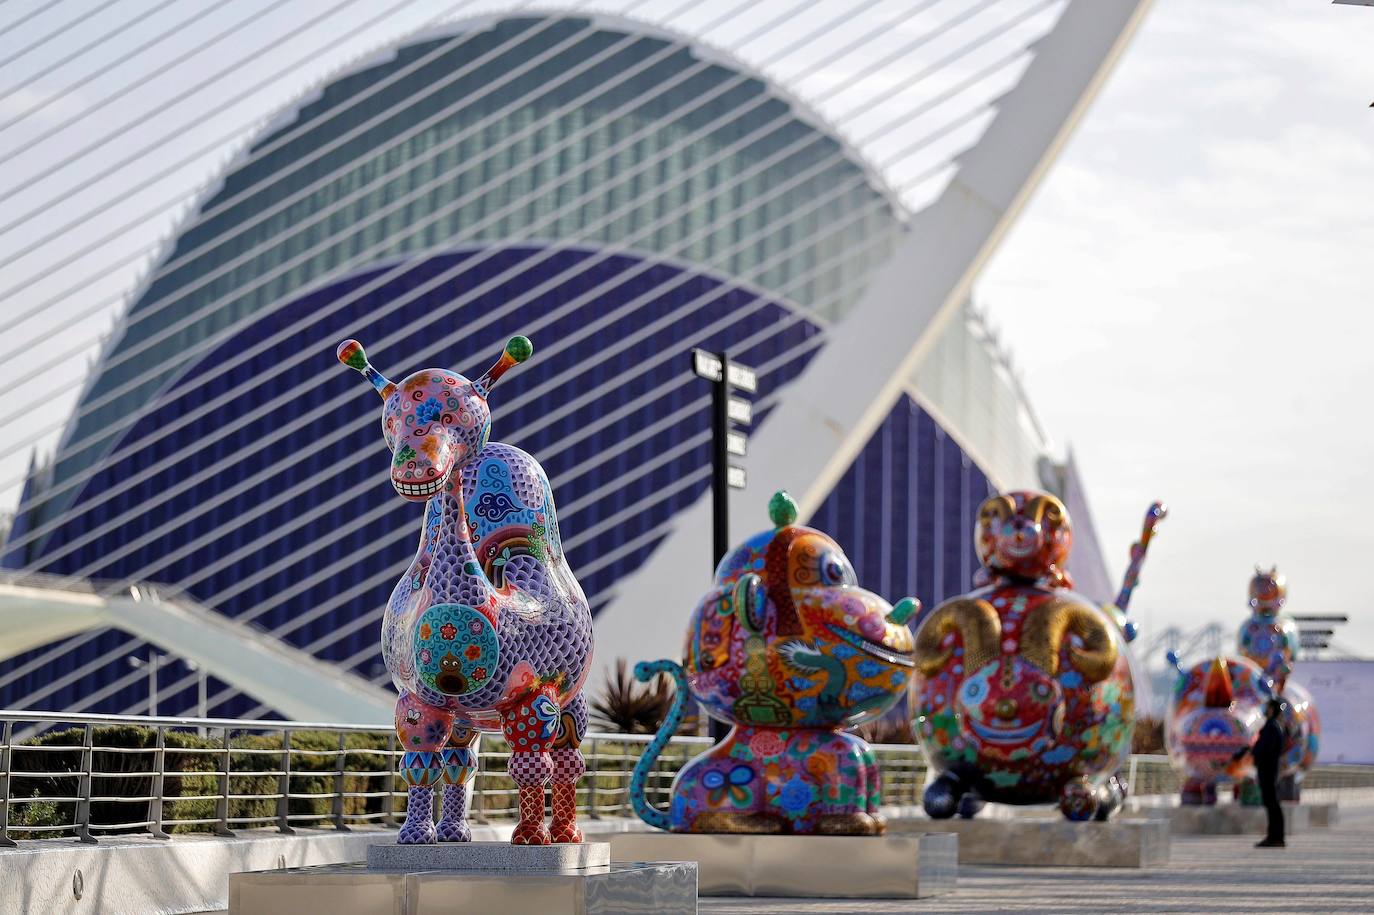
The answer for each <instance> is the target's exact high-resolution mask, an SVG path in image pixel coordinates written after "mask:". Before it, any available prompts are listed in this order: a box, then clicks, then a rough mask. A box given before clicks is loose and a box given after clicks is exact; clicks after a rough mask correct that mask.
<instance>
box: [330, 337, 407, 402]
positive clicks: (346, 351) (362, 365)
mask: <svg viewBox="0 0 1374 915" xmlns="http://www.w3.org/2000/svg"><path fill="white" fill-rule="evenodd" d="M335 355H337V356H338V357H339V361H340V362H342V363H343V364H344V365H346V366H348V367H349V368H351V369H353V370H355V371H357V372H360V373H361V374H362V376H363V377H364V378H366V379H367V380H368V381H370V382H371V383H372V386H373V387H374V388H376V389H377V393H378V394H380V395H381V396H382V399H383V400H385V399H386V398H388V397H390V396H391V392H392V391H394V390H396V385H394V384H392V383H391V381H390V380H389V379H388V378H387V377H386V376H385V375H383V374H382V373H381V372H379V371H377V370H376V369H374V368H373V367H372V363H370V362H368V361H367V353H365V352H363V345H362V344H361V343H359V342H358V341H357V340H345V341H344V342H342V343H340V344H339V348H338V349H337V350H336V351H335Z"/></svg>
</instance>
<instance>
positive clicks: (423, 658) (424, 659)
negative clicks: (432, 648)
mask: <svg viewBox="0 0 1374 915" xmlns="http://www.w3.org/2000/svg"><path fill="white" fill-rule="evenodd" d="M433 658H434V655H432V654H430V653H429V649H428V648H421V649H420V663H421V664H428V663H429V662H430V661H431V660H432V659H433Z"/></svg>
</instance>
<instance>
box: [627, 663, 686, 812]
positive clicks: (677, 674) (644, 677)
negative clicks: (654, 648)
mask: <svg viewBox="0 0 1374 915" xmlns="http://www.w3.org/2000/svg"><path fill="white" fill-rule="evenodd" d="M659 674H668V675H669V676H670V677H672V678H673V685H674V687H676V690H677V692H676V694H675V695H674V696H673V705H672V708H670V709H669V710H668V716H667V717H666V718H664V719H663V724H661V725H659V728H658V733H657V734H655V735H654V739H653V740H652V741H650V742H649V745H648V746H647V747H645V748H644V752H643V754H641V755H640V757H639V762H637V763H635V771H634V774H633V775H632V776H631V777H630V804H631V806H633V807H634V811H635V813H636V814H638V815H639V818H640V819H641V820H643V821H644V822H646V823H648V824H649V825H650V826H652V827H654V828H655V829H663V830H671V829H672V820H671V819H670V818H669V816H668V814H666V813H664V812H663V811H662V810H659V809H658V808H656V807H654V806H653V805H652V804H650V803H649V799H648V798H647V797H645V795H644V789H645V785H646V783H647V782H648V780H649V773H650V772H652V771H653V770H654V763H656V762H658V756H659V754H660V753H662V752H663V748H664V747H665V746H667V744H668V740H669V738H671V737H672V736H673V734H674V733H675V732H676V731H677V728H678V725H680V724H682V717H683V715H684V714H686V711H687V697H688V695H689V693H688V690H687V672H686V671H684V670H683V669H682V665H681V664H679V663H677V662H676V661H640V662H639V663H638V664H636V665H635V679H637V680H640V681H642V682H646V683H647V682H648V681H649V680H650V679H652V678H653V677H656V676H658V675H659Z"/></svg>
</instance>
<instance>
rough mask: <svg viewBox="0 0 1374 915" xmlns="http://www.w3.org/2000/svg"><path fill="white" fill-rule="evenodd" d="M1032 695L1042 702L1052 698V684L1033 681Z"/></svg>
mask: <svg viewBox="0 0 1374 915" xmlns="http://www.w3.org/2000/svg"><path fill="white" fill-rule="evenodd" d="M1031 695H1032V696H1034V697H1035V698H1036V699H1038V700H1039V701H1041V702H1048V701H1049V698H1050V685H1049V684H1048V683H1032V684H1031Z"/></svg>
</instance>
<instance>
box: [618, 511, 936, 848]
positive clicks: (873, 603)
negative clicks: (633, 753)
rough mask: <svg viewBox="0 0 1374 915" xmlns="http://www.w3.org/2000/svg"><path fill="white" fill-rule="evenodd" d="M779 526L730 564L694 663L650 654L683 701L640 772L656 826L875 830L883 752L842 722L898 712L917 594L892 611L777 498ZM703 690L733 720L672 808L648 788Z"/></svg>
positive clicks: (703, 612) (712, 708) (689, 650)
mask: <svg viewBox="0 0 1374 915" xmlns="http://www.w3.org/2000/svg"><path fill="white" fill-rule="evenodd" d="M768 511H769V516H770V518H771V519H772V521H773V524H774V529H773V530H771V531H765V532H763V533H761V534H757V535H755V536H754V537H751V538H750V539H749V540H747V541H745V542H744V544H743V545H741V546H739V547H737V548H736V549H735V550H733V551H732V552H730V553H729V554H728V555H726V556H725V558H724V559H722V560H721V562H720V565H719V566H718V567H717V568H716V576H715V583H714V584H713V586H712V587H711V590H710V591H708V592H707V594H706V596H705V597H704V598H702V600H701V601H700V602H699V603H698V604H697V607H696V610H695V611H694V612H693V614H692V620H691V624H690V625H689V626H688V629H687V640H686V646H685V648H684V651H683V657H684V662H683V663H682V664H678V663H676V662H673V661H655V662H652V663H650V662H641V663H640V664H638V665H637V666H636V667H635V675H636V676H637V677H638V678H639V679H641V680H648V679H650V678H651V677H653V676H655V675H657V674H658V673H668V674H670V675H671V676H672V677H673V679H674V680H675V682H676V685H677V695H676V696H675V697H674V701H673V707H672V709H671V711H670V712H669V715H668V718H667V720H665V721H664V722H663V725H662V727H660V728H659V731H658V734H657V735H656V736H655V737H654V740H653V742H652V743H651V744H650V745H649V746H648V748H647V749H646V750H645V752H644V754H643V755H642V756H641V757H640V760H639V763H638V765H636V766H635V771H634V776H633V778H632V780H631V784H630V798H631V802H632V803H633V805H634V809H635V812H636V813H637V814H639V816H640V818H642V819H643V820H644V821H645V822H646V823H648V824H649V825H651V826H655V827H657V828H659V829H665V830H671V831H673V832H722V833H723V832H728V833H793V834H808V833H828V834H840V835H874V834H878V833H881V832H882V831H883V829H884V822H883V820H882V818H881V817H880V816H879V815H878V804H879V801H880V787H881V785H880V781H879V772H878V766H877V761H876V759H875V758H874V755H873V751H872V749H871V748H870V747H869V746H868V744H867V743H865V742H864V741H863V740H862V739H860V738H859V737H856V736H855V735H853V734H850V733H846V732H845V731H844V730H843V729H844V728H846V727H852V726H854V725H857V724H860V723H862V722H864V721H868V720H872V719H875V718H877V717H879V716H880V715H882V714H883V713H884V712H885V711H887V710H888V709H890V708H892V707H893V706H894V705H895V704H896V702H897V700H898V699H900V698H901V696H902V695H903V694H904V692H905V691H906V688H907V683H908V679H909V677H910V674H911V670H912V666H913V662H912V659H911V649H912V638H911V631H910V630H909V629H908V628H907V626H906V623H907V620H908V619H909V618H910V617H911V616H912V615H913V614H914V613H915V612H916V610H917V609H918V608H919V606H920V604H919V602H918V601H916V600H915V599H914V598H906V599H904V600H902V601H900V602H899V603H898V604H897V606H896V607H892V606H890V605H889V604H888V603H887V601H885V600H883V599H882V598H881V597H879V596H878V595H876V594H873V593H871V592H869V591H866V590H864V589H862V588H860V587H859V586H858V581H857V578H856V576H855V574H854V568H853V566H851V565H850V563H849V560H848V558H847V557H846V556H845V554H844V551H843V550H841V549H840V547H839V545H838V544H836V543H835V541H834V540H832V539H831V538H830V537H828V536H826V535H825V534H823V533H821V532H820V531H817V530H813V529H812V528H809V527H804V526H802V525H799V524H797V523H796V519H797V506H796V504H795V503H794V502H793V501H792V499H791V498H790V497H789V496H788V495H787V493H786V492H778V493H777V494H775V495H774V496H773V498H772V500H771V501H770V503H769V506H768ZM689 694H690V695H691V696H692V697H693V698H695V699H696V700H697V702H699V703H700V704H701V706H702V708H703V709H705V710H706V711H707V713H709V714H710V715H711V716H713V717H715V718H717V719H719V720H721V721H725V722H728V723H730V724H731V725H732V727H731V729H730V733H729V734H728V735H727V736H726V737H725V739H724V740H722V741H721V742H720V743H719V744H717V745H716V746H714V747H712V748H711V749H710V750H708V751H706V752H705V753H703V754H702V755H701V756H698V757H697V758H696V759H693V760H692V761H691V762H689V763H688V764H687V765H686V767H684V768H683V769H682V771H681V772H679V773H678V775H677V778H676V779H675V780H674V782H673V788H672V802H671V807H670V809H669V811H668V812H666V813H665V812H663V811H661V810H658V809H656V808H654V807H653V806H652V805H651V804H650V803H649V801H648V799H647V798H646V797H645V782H646V780H647V778H648V776H649V773H650V772H651V771H652V770H653V766H654V762H655V760H656V759H657V758H658V755H659V753H660V752H661V751H662V749H663V747H664V745H665V744H666V743H667V742H668V738H669V737H671V736H672V734H673V732H674V731H675V730H676V729H677V727H678V724H679V723H680V721H681V720H682V715H683V710H684V708H685V706H686V704H687V697H688V695H689Z"/></svg>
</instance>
